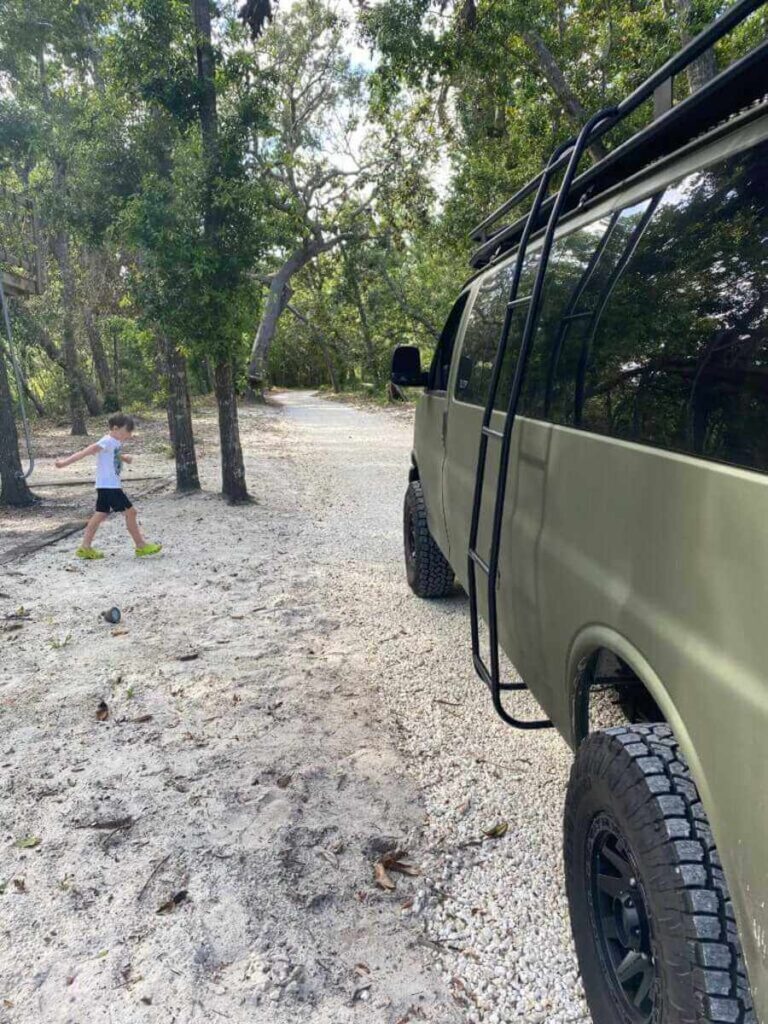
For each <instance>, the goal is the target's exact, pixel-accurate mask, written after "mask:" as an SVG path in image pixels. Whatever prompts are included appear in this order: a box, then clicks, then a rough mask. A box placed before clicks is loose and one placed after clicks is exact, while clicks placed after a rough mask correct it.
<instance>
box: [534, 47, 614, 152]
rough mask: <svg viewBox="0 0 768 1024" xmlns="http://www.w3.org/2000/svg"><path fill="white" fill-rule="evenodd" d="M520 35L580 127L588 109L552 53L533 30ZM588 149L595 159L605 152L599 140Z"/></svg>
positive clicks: (569, 115)
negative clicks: (572, 87)
mask: <svg viewBox="0 0 768 1024" xmlns="http://www.w3.org/2000/svg"><path fill="white" fill-rule="evenodd" d="M522 37H523V39H524V41H525V42H526V43H527V44H528V46H529V47H530V49H531V50H532V51H533V54H534V56H535V57H536V61H537V63H538V65H539V68H540V69H541V73H542V74H543V75H544V78H545V79H546V80H547V84H548V85H549V87H550V89H551V90H552V92H553V93H554V94H555V96H557V98H558V100H560V103H561V104H562V106H563V109H564V110H565V112H566V114H567V115H568V117H569V119H570V120H571V121H572V122H573V124H574V126H575V127H578V128H581V126H582V125H583V124H584V123H585V122H586V121H587V120H588V118H589V111H588V110H587V109H586V107H584V106H583V104H582V103H581V100H580V99H579V98H578V96H577V95H576V93H575V92H574V91H573V89H571V87H570V85H569V84H568V81H567V80H566V77H565V75H564V74H563V72H562V71H561V69H560V66H559V65H558V63H557V61H556V60H555V56H554V54H553V53H552V51H551V50H550V49H549V47H548V46H547V44H546V43H545V42H544V40H543V39H542V38H541V36H540V35H539V33H538V32H536V31H535V30H533V29H529V30H528V31H527V32H523V33H522ZM588 149H589V153H590V156H591V157H592V159H593V160H595V161H598V160H602V159H603V157H604V156H605V155H606V152H607V150H606V149H605V146H603V144H602V143H601V142H600V141H599V140H596V141H595V142H593V143H592V145H591V146H589V147H588Z"/></svg>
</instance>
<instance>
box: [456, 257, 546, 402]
mask: <svg viewBox="0 0 768 1024" xmlns="http://www.w3.org/2000/svg"><path fill="white" fill-rule="evenodd" d="M514 270H515V264H514V261H512V262H511V263H508V264H506V265H505V266H503V267H501V268H500V269H499V270H497V271H495V272H492V273H490V274H488V275H487V276H486V277H485V278H484V279H483V280H482V281H481V283H480V287H479V288H478V291H477V294H476V296H475V301H474V303H473V304H472V308H471V310H470V312H469V318H468V319H467V326H466V330H465V333H464V344H463V345H462V349H461V355H460V357H459V367H458V374H457V378H456V398H457V400H458V401H460V402H471V403H473V404H474V405H482V406H484V405H485V403H486V400H487V398H488V390H489V387H490V382H491V372H492V371H493V361H494V359H495V357H496V350H497V348H498V346H499V342H500V340H501V331H502V328H503V326H504V314H505V312H506V308H507V301H508V299H509V292H510V288H511V285H512V276H513V274H514ZM532 280H533V267H532V265H531V264H530V262H529V263H528V264H527V265H526V266H525V267H523V272H522V274H521V277H520V284H519V286H518V295H521V296H522V295H527V294H528V293H529V292H530V290H531V286H532ZM526 308H527V307H525V306H520V307H517V308H516V309H515V310H514V311H513V316H512V320H511V323H510V330H509V337H508V342H507V349H506V354H505V359H504V363H503V365H502V371H501V377H500V379H499V387H498V390H497V392H496V403H495V407H496V408H500V407H502V408H505V407H506V405H507V401H508V396H509V390H510V387H511V382H512V376H513V374H514V369H515V363H516V361H517V353H518V350H519V347H520V337H521V335H522V326H523V323H524V315H525V311H526Z"/></svg>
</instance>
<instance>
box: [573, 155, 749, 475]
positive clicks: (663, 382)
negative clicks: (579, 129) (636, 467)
mask: <svg viewBox="0 0 768 1024" xmlns="http://www.w3.org/2000/svg"><path fill="white" fill-rule="evenodd" d="M651 213H652V215H651V216H650V218H646V224H645V225H644V226H643V225H641V228H642V236H641V237H640V238H639V239H637V238H636V239H635V243H636V244H635V245H633V246H630V248H631V249H632V251H631V253H630V254H628V258H627V259H626V265H625V266H624V268H623V270H622V273H621V274H620V275H619V276H618V278H617V279H615V280H614V281H612V282H610V281H609V294H608V295H605V294H603V295H602V296H601V298H600V301H601V302H604V303H605V305H604V308H603V309H602V311H601V313H600V315H599V317H598V318H597V320H596V322H595V323H594V324H593V327H592V330H591V331H590V332H589V335H588V336H587V337H586V338H584V339H582V342H581V345H580V346H579V349H580V351H579V356H580V371H579V372H578V373H577V378H576V389H575V402H574V409H573V422H574V423H575V424H576V425H577V426H582V427H585V428H586V429H589V430H594V431H597V432H599V433H607V434H611V435H613V436H617V437H623V438H626V439H628V440H632V441H640V442H646V443H650V444H654V445H660V446H662V447H665V448H672V449H678V450H681V451H687V452H691V453H694V454H698V455H704V456H706V457H709V458H715V459H722V460H725V461H728V462H732V463H735V464H738V465H744V466H751V467H755V468H760V469H766V468H768V274H767V273H766V271H767V270H768V248H767V242H768V143H762V144H761V145H760V146H759V147H756V148H755V149H752V150H751V151H749V152H748V153H743V154H739V155H738V156H735V157H731V158H729V159H728V160H725V161H722V162H721V163H719V164H716V165H714V166H713V167H711V168H708V169H705V170H702V171H697V172H695V173H694V174H691V175H688V176H687V177H686V178H684V179H682V180H681V181H679V182H678V183H677V184H675V185H673V186H670V187H669V188H667V189H666V190H665V191H664V192H663V194H661V195H660V196H658V197H656V200H655V205H654V206H653V207H652V208H651Z"/></svg>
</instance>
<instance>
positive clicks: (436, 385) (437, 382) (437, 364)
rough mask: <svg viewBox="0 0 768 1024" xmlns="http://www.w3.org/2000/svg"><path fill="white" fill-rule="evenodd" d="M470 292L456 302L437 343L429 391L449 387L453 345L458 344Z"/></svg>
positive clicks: (430, 369)
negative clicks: (457, 337)
mask: <svg viewBox="0 0 768 1024" xmlns="http://www.w3.org/2000/svg"><path fill="white" fill-rule="evenodd" d="M468 297H469V292H464V293H463V295H460V296H459V298H458V299H457V300H456V302H455V303H454V306H453V309H452V310H451V312H450V313H449V314H448V319H447V320H446V322H445V327H444V328H443V331H442V334H441V335H440V340H439V341H438V343H437V348H436V349H435V354H434V357H433V359H432V364H431V366H430V368H429V380H428V382H427V390H428V391H446V390H447V388H448V375H449V374H450V372H451V358H452V357H453V347H454V345H455V344H456V335H457V334H458V332H459V325H460V323H461V314H462V313H463V312H464V307H465V306H466V304H467V298H468Z"/></svg>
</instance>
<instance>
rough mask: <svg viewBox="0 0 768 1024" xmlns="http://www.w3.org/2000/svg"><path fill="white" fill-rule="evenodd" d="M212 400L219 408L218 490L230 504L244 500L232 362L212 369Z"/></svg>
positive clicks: (243, 468)
mask: <svg viewBox="0 0 768 1024" xmlns="http://www.w3.org/2000/svg"><path fill="white" fill-rule="evenodd" d="M214 385H215V391H216V401H217V402H218V405H219V439H220V441H221V491H222V494H223V495H224V497H225V498H226V499H227V501H229V502H230V503H232V504H235V503H237V502H241V501H248V500H249V498H248V490H247V488H246V486H245V467H244V465H243V450H242V448H241V447H240V428H239V426H238V422H237V402H236V401H235V388H234V380H233V377H232V363H231V362H230V360H229V359H220V360H219V362H217V363H216V367H215V369H214Z"/></svg>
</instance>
